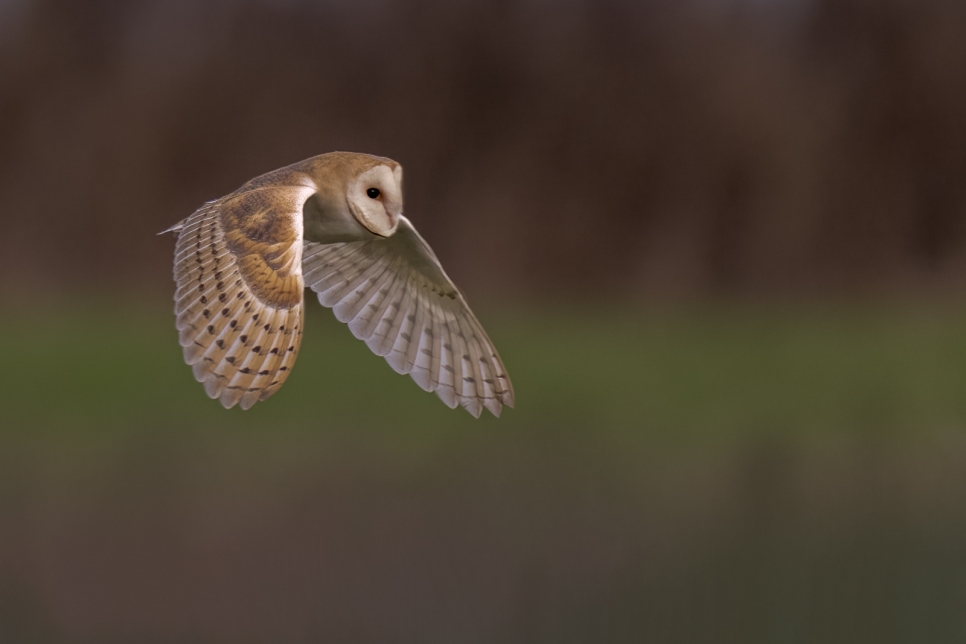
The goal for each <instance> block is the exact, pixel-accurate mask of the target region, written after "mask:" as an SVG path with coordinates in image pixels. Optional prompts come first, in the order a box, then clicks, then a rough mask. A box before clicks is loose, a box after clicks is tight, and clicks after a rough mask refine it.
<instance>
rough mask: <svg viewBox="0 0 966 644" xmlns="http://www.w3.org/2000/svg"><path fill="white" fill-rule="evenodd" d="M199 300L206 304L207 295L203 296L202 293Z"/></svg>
mask: <svg viewBox="0 0 966 644" xmlns="http://www.w3.org/2000/svg"><path fill="white" fill-rule="evenodd" d="M200 302H201V303H202V304H207V303H208V298H207V297H205V296H204V295H202V296H201V300H200Z"/></svg>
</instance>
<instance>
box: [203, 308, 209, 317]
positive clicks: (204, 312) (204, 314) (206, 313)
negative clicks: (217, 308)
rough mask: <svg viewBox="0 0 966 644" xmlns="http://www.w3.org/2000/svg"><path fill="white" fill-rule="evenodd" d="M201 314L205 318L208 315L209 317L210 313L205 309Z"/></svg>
mask: <svg viewBox="0 0 966 644" xmlns="http://www.w3.org/2000/svg"><path fill="white" fill-rule="evenodd" d="M201 314H202V315H203V316H205V318H207V317H208V316H209V315H211V311H209V310H208V309H205V310H204V311H202V312H201Z"/></svg>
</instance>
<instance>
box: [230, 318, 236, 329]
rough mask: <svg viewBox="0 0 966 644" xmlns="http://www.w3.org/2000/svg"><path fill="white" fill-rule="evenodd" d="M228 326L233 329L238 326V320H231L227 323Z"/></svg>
mask: <svg viewBox="0 0 966 644" xmlns="http://www.w3.org/2000/svg"><path fill="white" fill-rule="evenodd" d="M228 325H229V326H230V327H231V328H233V329H234V328H235V327H236V326H238V320H232V321H231V322H229V323H228Z"/></svg>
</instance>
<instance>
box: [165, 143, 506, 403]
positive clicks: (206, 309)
mask: <svg viewBox="0 0 966 644" xmlns="http://www.w3.org/2000/svg"><path fill="white" fill-rule="evenodd" d="M169 230H170V231H172V232H176V233H177V234H178V241H177V245H176V248H175V260H174V278H175V281H176V282H177V291H176V292H175V314H176V316H177V327H178V333H179V339H180V342H181V346H182V347H183V348H184V358H185V362H187V363H188V364H189V365H191V367H192V370H193V371H194V375H195V378H196V379H197V380H198V381H199V382H201V383H203V384H204V386H205V391H206V392H207V393H208V395H209V396H211V397H212V398H218V399H219V400H220V401H221V404H222V405H224V406H225V407H226V408H229V407H233V406H234V405H236V404H239V405H240V406H241V407H242V408H243V409H248V408H249V407H251V406H252V405H254V404H255V403H256V402H257V401H259V400H265V399H266V398H268V397H269V396H271V395H272V394H273V393H275V392H276V391H278V389H279V387H281V386H282V384H283V383H284V382H285V379H286V378H287V377H288V375H289V373H291V370H292V365H293V364H294V363H295V358H296V356H297V354H298V350H299V345H300V343H301V339H302V327H303V319H304V314H303V310H304V288H305V287H306V286H308V287H309V288H311V289H312V290H314V291H315V292H316V293H317V294H318V298H319V302H321V303H322V304H323V305H324V306H327V307H330V308H331V309H332V310H333V312H334V313H335V316H336V318H337V319H338V320H339V321H340V322H346V323H348V325H349V328H350V329H351V330H352V333H353V334H354V335H355V336H356V337H357V338H360V339H361V340H364V341H365V342H366V344H367V345H369V348H370V349H372V351H373V352H374V353H376V354H378V355H380V356H385V358H386V361H387V362H388V363H389V364H390V365H391V366H392V368H393V369H395V370H396V371H398V372H399V373H408V374H409V375H410V376H412V378H413V380H415V381H416V382H417V383H418V384H419V386H420V387H422V388H423V389H425V390H426V391H435V392H436V394H437V395H438V396H439V397H440V398H441V399H442V400H443V402H445V403H446V404H447V405H449V406H450V407H456V406H457V405H462V406H463V407H464V408H466V410H467V411H469V412H470V413H471V414H473V415H474V416H479V415H480V413H481V412H482V410H483V408H484V407H486V408H487V409H489V410H490V411H491V412H492V413H493V414H494V415H496V416H499V415H500V412H501V411H502V409H503V406H504V405H506V406H508V407H512V406H513V385H512V384H511V383H510V380H509V378H508V376H507V375H506V368H505V367H504V366H503V361H502V360H500V356H499V355H498V354H497V352H496V349H495V348H494V347H493V343H492V342H490V339H489V338H488V337H487V335H486V332H485V331H484V330H483V327H482V326H481V325H480V323H479V321H478V320H477V319H476V316H474V315H473V312H472V311H470V309H469V307H468V306H467V304H466V300H465V299H464V298H463V295H462V294H461V293H460V291H459V289H457V288H456V286H455V285H454V284H453V282H452V281H451V280H450V279H449V277H448V276H447V275H446V273H445V272H444V271H443V267H442V266H441V265H440V263H439V260H438V259H437V258H436V255H435V254H434V253H433V251H432V249H430V247H429V245H428V244H427V243H426V241H425V240H424V239H423V238H422V237H421V236H420V235H419V233H417V232H416V229H415V228H413V225H412V224H411V223H410V222H409V220H408V219H406V218H405V217H404V216H403V215H402V166H400V165H399V164H398V163H396V162H395V161H392V160H391V159H385V158H382V157H374V156H370V155H366V154H356V153H348V152H333V153H330V154H323V155H320V156H317V157H313V158H311V159H307V160H305V161H302V162H300V163H296V164H294V165H291V166H288V167H286V168H282V169H280V170H276V171H274V172H270V173H268V174H265V175H262V176H261V177H258V178H256V179H253V180H251V181H249V182H248V183H246V184H245V185H244V186H242V187H241V188H239V189H238V190H236V191H235V192H233V193H231V194H230V195H227V196H226V197H223V198H221V199H218V200H216V201H212V202H210V203H207V204H205V205H204V206H202V207H201V208H200V209H199V210H198V211H196V212H195V213H194V214H193V215H191V216H190V217H188V218H187V219H185V220H184V221H182V222H180V223H178V224H177V225H175V226H173V227H172V228H170V229H169ZM165 232H168V231H165Z"/></svg>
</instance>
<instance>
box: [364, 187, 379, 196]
mask: <svg viewBox="0 0 966 644" xmlns="http://www.w3.org/2000/svg"><path fill="white" fill-rule="evenodd" d="M366 194H367V195H369V198H370V199H378V198H379V188H369V189H368V190H366Z"/></svg>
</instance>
